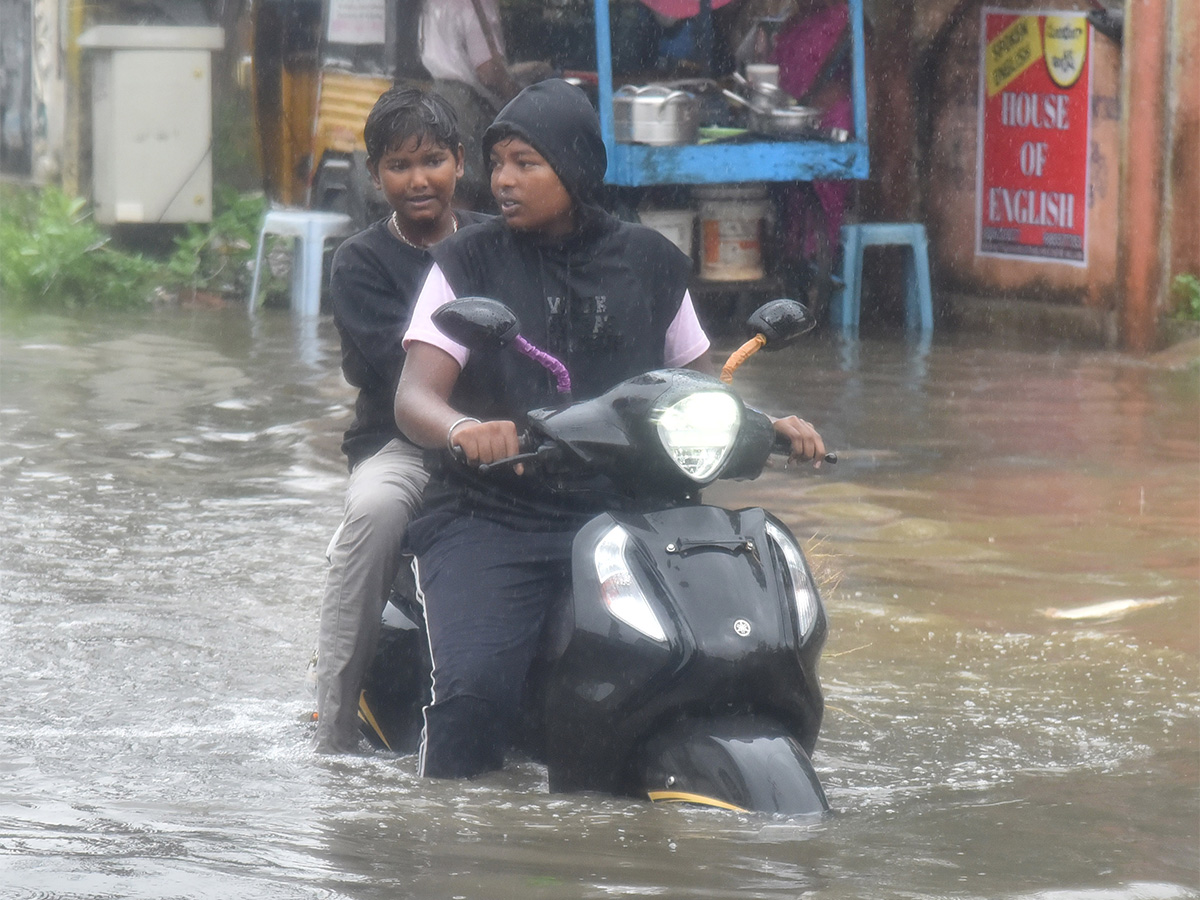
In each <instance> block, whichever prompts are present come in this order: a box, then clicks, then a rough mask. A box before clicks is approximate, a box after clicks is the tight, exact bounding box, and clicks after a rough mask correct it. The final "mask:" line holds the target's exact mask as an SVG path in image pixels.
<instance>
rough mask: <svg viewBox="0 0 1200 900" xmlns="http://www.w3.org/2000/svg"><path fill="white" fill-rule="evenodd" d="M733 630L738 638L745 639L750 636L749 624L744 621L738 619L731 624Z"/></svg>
mask: <svg viewBox="0 0 1200 900" xmlns="http://www.w3.org/2000/svg"><path fill="white" fill-rule="evenodd" d="M733 630H734V631H735V632H736V633H737V636H738V637H747V636H748V635H749V634H750V623H749V622H747V621H746V620H745V619H738V620H737V621H735V622H734V623H733Z"/></svg>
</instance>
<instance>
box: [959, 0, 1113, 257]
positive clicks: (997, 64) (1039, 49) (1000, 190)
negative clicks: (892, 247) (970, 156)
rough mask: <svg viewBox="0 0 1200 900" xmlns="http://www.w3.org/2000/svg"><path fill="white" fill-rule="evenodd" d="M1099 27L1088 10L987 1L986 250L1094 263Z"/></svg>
mask: <svg viewBox="0 0 1200 900" xmlns="http://www.w3.org/2000/svg"><path fill="white" fill-rule="evenodd" d="M1090 27H1091V26H1090V25H1089V24H1088V21H1087V18H1086V17H1085V16H1082V15H1080V14H1078V13H1071V12H1066V13H1056V12H1044V13H1036V14H1032V15H1030V14H1028V13H1026V12H1014V11H1010V10H1001V9H991V8H986V9H984V10H983V21H982V29H981V34H982V39H981V41H980V66H979V154H978V171H977V179H976V184H977V195H976V223H975V224H976V252H977V253H978V254H980V255H983V256H1006V257H1022V258H1026V259H1032V260H1038V261H1041V262H1065V263H1070V264H1073V265H1086V264H1087V187H1088V147H1089V145H1090V141H1091V106H1092V102H1091V101H1092V98H1091V54H1090V53H1089V52H1088V51H1089V50H1090V49H1091V43H1090V42H1091V31H1090Z"/></svg>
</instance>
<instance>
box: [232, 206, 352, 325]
mask: <svg viewBox="0 0 1200 900" xmlns="http://www.w3.org/2000/svg"><path fill="white" fill-rule="evenodd" d="M352 231H354V220H353V219H351V218H350V217H349V216H348V215H346V214H344V213H338V212H325V211H322V210H317V209H272V210H269V211H268V212H267V214H266V216H264V217H263V224H262V230H261V231H260V232H259V234H258V250H257V252H256V253H255V255H254V282H253V284H252V286H251V288H250V301H249V306H250V312H254V310H255V309H256V308H257V305H258V281H259V274H260V272H261V270H262V264H263V247H264V245H265V244H266V240H267V235H268V234H278V235H282V236H284V237H291V238H295V244H296V246H295V250H294V253H293V256H292V285H291V287H292V311H293V312H296V313H299V314H300V315H302V316H315V315H317V314H318V313H320V312H321V275H322V265H323V263H324V261H325V241H327V240H329V238H333V237H340V236H341V235H345V234H350V233H351V232H352Z"/></svg>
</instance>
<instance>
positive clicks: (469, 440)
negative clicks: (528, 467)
mask: <svg viewBox="0 0 1200 900" xmlns="http://www.w3.org/2000/svg"><path fill="white" fill-rule="evenodd" d="M451 442H452V444H453V445H454V446H456V447H459V448H461V449H462V452H463V456H465V457H466V461H467V463H468V464H470V465H472V466H479V465H483V464H486V463H494V462H495V461H496V460H498V459H506V458H508V457H510V456H516V455H517V454H518V453H520V452H521V443H520V441H519V440H518V438H517V426H516V423H515V422H510V421H508V420H506V419H501V420H499V421H495V422H464V423H463V424H462V425H460V426H458V427H457V428H455V429H454V434H453V437H452V441H451ZM513 471H514V472H516V473H517V474H518V475H520V474H522V473H523V472H524V471H525V466H523V465H522V464H520V463H517V465H515V466H513Z"/></svg>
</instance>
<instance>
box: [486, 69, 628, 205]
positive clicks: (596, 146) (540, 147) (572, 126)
mask: <svg viewBox="0 0 1200 900" xmlns="http://www.w3.org/2000/svg"><path fill="white" fill-rule="evenodd" d="M514 136H515V137H519V138H521V139H522V140H524V141H528V142H529V144H530V145H532V146H533V148H534V149H535V150H537V152H538V153H540V154H542V156H544V157H546V162H548V163H550V167H551V168H552V169H554V174H555V175H557V176H558V179H559V181H561V182H562V183H563V187H565V188H566V189H567V193H569V194H570V195H571V197H572V199H574V200H575V201H576V202H578V203H584V204H586V203H590V202H591V201H592V200H593V199H594V198H595V196H596V193H597V192H598V191H599V189H600V185H601V184H602V183H603V181H604V172H605V170H606V169H607V168H608V154H607V153H606V152H605V150H604V141H603V139H602V138H601V137H600V117H599V116H597V115H596V110H595V109H593V108H592V104H591V102H590V101H589V100H588V98H587V95H586V94H585V93H584V92H583V91H582V90H580V89H579V88H578V87H576V86H575V85H573V84H571V83H570V82H567V81H563V80H562V79H561V78H552V79H550V80H548V81H539V82H538V83H537V84H531V85H530V86H529V87H527V88H525V90H523V91H521V93H519V94H517V96H515V97H513V99H512V100H510V101H509V102H508V105H507V106H505V107H504V109H502V110H500V112H499V114H498V115H497V116H496V120H495V121H494V122H492V124H491V126H490V127H489V128H488V130H487V131H485V132H484V133H483V163H484V166H485V167H490V163H491V153H492V146H493V145H495V144H496V142H497V141H500V140H503V139H504V138H507V137H514Z"/></svg>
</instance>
